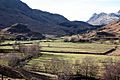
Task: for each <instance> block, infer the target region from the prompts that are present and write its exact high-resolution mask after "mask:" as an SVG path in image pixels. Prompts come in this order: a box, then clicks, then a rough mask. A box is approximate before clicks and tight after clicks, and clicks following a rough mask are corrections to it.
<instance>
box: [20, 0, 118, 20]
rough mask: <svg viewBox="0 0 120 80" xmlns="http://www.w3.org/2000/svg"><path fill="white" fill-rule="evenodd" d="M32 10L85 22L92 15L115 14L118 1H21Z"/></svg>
mask: <svg viewBox="0 0 120 80" xmlns="http://www.w3.org/2000/svg"><path fill="white" fill-rule="evenodd" d="M21 1H23V2H25V3H27V4H28V5H29V6H30V7H31V8H33V9H40V10H43V11H48V12H51V13H58V14H61V15H63V16H65V17H66V18H68V19H69V20H79V21H87V20H88V19H89V18H90V17H91V16H92V14H93V13H100V12H106V13H111V12H117V11H118V10H120V0H21Z"/></svg>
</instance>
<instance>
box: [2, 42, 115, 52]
mask: <svg viewBox="0 0 120 80" xmlns="http://www.w3.org/2000/svg"><path fill="white" fill-rule="evenodd" d="M18 42H20V43H32V42H39V41H37V40H36V41H18ZM14 43H15V41H6V42H4V43H2V44H14ZM40 46H42V48H41V50H44V51H59V52H61V51H62V52H92V53H101V54H102V53H105V52H106V51H108V50H110V49H112V48H114V47H115V45H107V44H96V43H71V42H62V41H51V42H43V41H41V42H40ZM0 49H12V46H0Z"/></svg>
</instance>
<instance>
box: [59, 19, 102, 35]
mask: <svg viewBox="0 0 120 80" xmlns="http://www.w3.org/2000/svg"><path fill="white" fill-rule="evenodd" d="M60 25H61V26H64V27H67V28H69V29H71V30H70V31H66V32H69V33H70V34H80V33H84V32H87V31H91V30H95V29H97V28H100V27H102V26H93V25H90V24H88V23H86V22H83V21H69V22H63V23H61V24H60Z"/></svg>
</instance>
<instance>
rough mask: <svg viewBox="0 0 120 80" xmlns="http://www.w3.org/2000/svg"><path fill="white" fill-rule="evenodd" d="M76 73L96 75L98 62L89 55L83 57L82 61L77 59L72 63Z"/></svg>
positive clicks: (88, 75) (87, 75)
mask: <svg viewBox="0 0 120 80" xmlns="http://www.w3.org/2000/svg"><path fill="white" fill-rule="evenodd" d="M74 68H75V71H76V74H77V75H83V76H86V77H96V76H97V74H98V70H99V66H98V63H97V62H96V61H95V60H94V59H93V58H91V57H85V58H83V59H82V61H79V60H77V61H76V63H75V65H74Z"/></svg>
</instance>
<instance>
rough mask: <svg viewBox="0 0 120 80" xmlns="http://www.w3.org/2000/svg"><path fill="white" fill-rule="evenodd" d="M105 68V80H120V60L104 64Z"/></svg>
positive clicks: (110, 60)
mask: <svg viewBox="0 0 120 80" xmlns="http://www.w3.org/2000/svg"><path fill="white" fill-rule="evenodd" d="M104 68H105V73H104V77H103V78H104V80H120V60H119V61H113V59H109V60H108V61H107V62H106V63H104Z"/></svg>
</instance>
